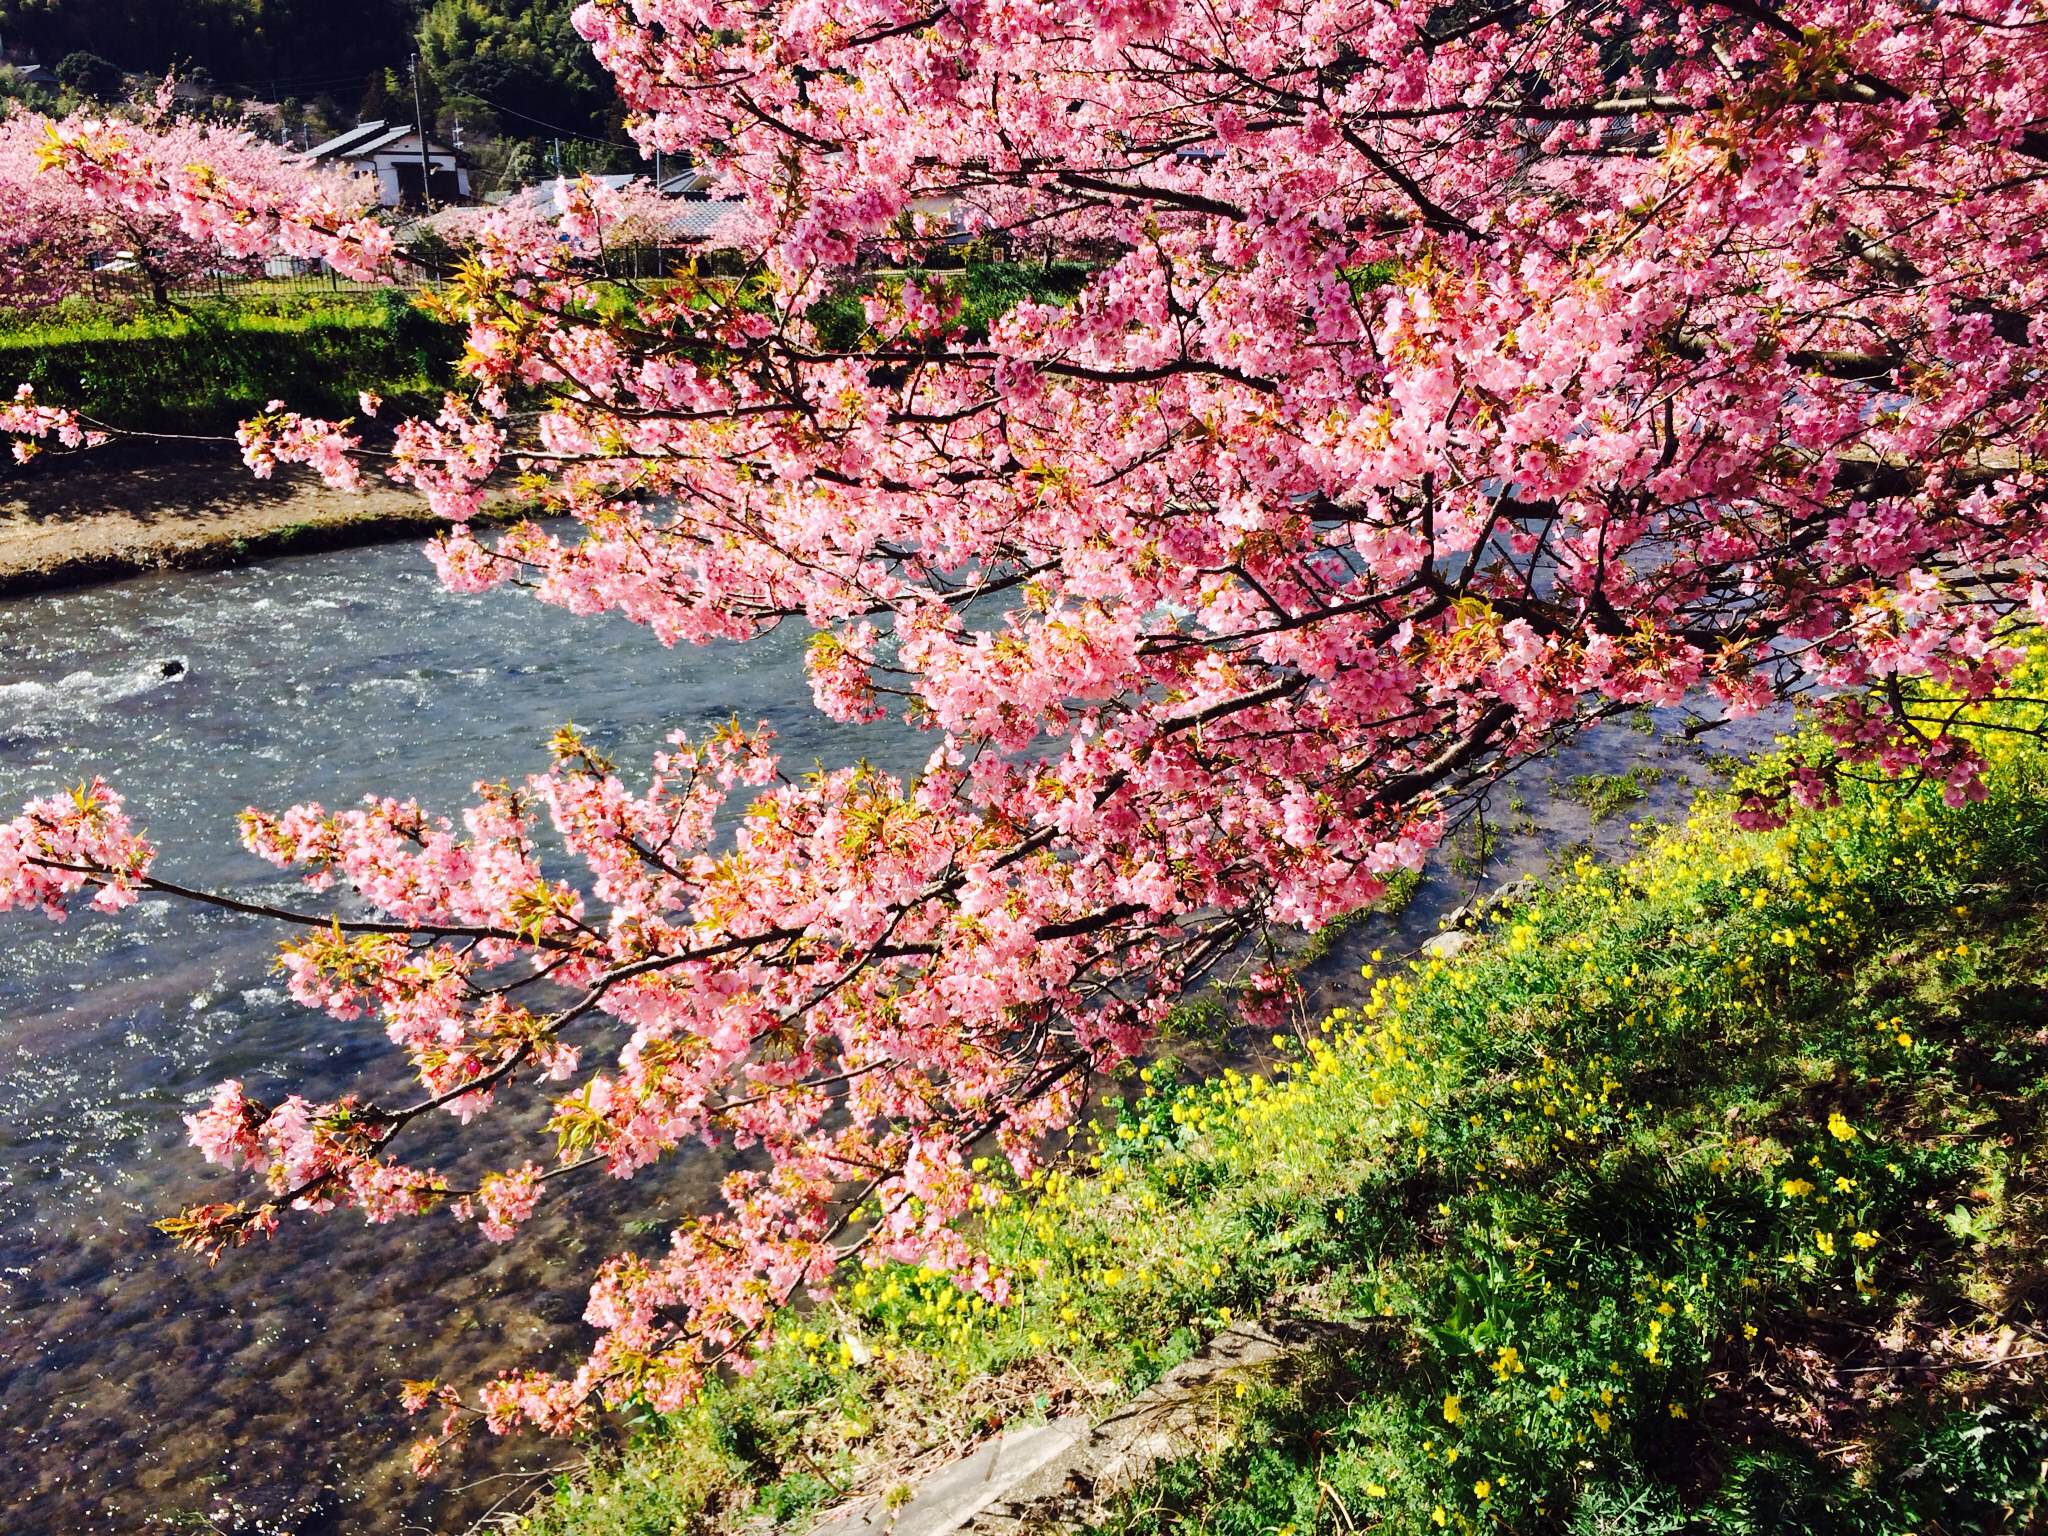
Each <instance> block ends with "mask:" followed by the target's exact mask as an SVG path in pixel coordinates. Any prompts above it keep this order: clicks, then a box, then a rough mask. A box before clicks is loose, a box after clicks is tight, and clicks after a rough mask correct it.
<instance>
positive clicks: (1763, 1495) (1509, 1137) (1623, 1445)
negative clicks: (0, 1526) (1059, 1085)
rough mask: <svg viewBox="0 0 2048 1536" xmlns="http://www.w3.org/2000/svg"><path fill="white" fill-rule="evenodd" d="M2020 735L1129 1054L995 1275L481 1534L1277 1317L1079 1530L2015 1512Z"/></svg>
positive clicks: (2037, 1155) (1078, 1381) (2024, 1486)
mask: <svg viewBox="0 0 2048 1536" xmlns="http://www.w3.org/2000/svg"><path fill="white" fill-rule="evenodd" d="M2034 670H2035V672H2036V673H2037V674H2038V673H2039V672H2040V671H2041V670H2042V669H2040V668H2038V667H2037V668H2035V669H2034ZM2042 681H2043V679H2042V678H2041V677H2040V676H2039V675H2036V676H2034V677H2033V678H2031V680H2030V681H2028V682H2027V683H2025V684H2023V689H2024V690H2027V691H2031V692H2032V693H2034V694H2038V693H2039V692H2040V691H2041V689H2040V684H2041V682H2042ZM2039 723H2040V710H2039V709H2038V707H2036V706H2033V705H2028V704H2022V703H2019V702H2007V703H2003V704H2001V705H1999V706H1997V707H1996V709H1995V710H1993V711H1990V712H1987V713H1986V714H1985V715H1984V716H1983V717H1982V718H1981V721H1980V728H1979V729H1978V730H1977V731H1976V733H1975V734H1976V735H1977V738H1978V740H1979V742H1980V744H1982V745H1983V746H1984V747H1985V748H1986V750H1987V751H1989V752H1990V754H1991V755H1992V758H1993V762H1994V768H1993V772H1992V775H1991V779H1990V794H1989V797H1988V798H1987V799H1985V800H1984V801H1982V802H1981V803H1977V804H1969V805H1963V806H1960V807H1951V806H1949V805H1947V804H1945V803H1944V801H1943V799H1942V797H1941V795H1940V794H1939V793H1938V792H1937V790H1936V789H1934V788H1930V787H1927V786H1924V785H1918V786H1916V785H1898V784H1890V783H1883V784H1874V785H1864V784H1856V783H1847V784H1844V786H1843V795H1842V800H1841V803H1840V804H1838V805H1835V806H1832V807H1828V808H1824V809H1819V810H1811V811H1803V812H1799V813H1797V814H1795V816H1794V818H1793V820H1792V821H1791V822H1790V824H1789V825H1787V826H1785V827H1784V828H1782V829H1780V830H1776V831H1768V832H1745V831H1742V830H1740V829H1739V828H1738V827H1737V825H1736V824H1735V820H1734V814H1735V813H1734V809H1733V807H1734V804H1735V802H1734V799H1733V797H1732V796H1730V795H1717V796H1713V797H1709V798H1708V799H1705V800H1703V801H1702V802H1701V803H1700V804H1699V805H1698V807H1697V808H1696V810H1695V812H1694V814H1693V816H1692V817H1691V819H1690V820H1689V821H1688V822H1687V824H1686V825H1684V826H1682V827H1679V828H1675V829H1672V830H1669V831H1667V832H1664V833H1662V834H1661V835H1659V836H1658V837H1657V838H1656V840H1655V841H1654V843H1653V845H1652V846H1650V847H1649V848H1648V849H1647V850H1646V851H1645V852H1644V853H1643V854H1642V855H1641V856H1640V857H1638V858H1636V859H1635V860H1633V861H1632V862H1630V863H1628V864H1627V865H1625V866H1622V867H1619V868H1609V867H1600V866H1596V865H1594V864H1592V863H1590V862H1583V861H1582V862H1580V863H1579V864H1578V865H1576V866H1575V867H1573V868H1570V869H1568V870H1564V871H1562V872H1560V874H1559V876H1558V877H1557V878H1556V879H1554V880H1553V881H1552V882H1551V883H1549V884H1548V885H1547V886H1546V887H1545V888H1544V889H1543V891H1542V892H1541V894H1540V895H1538V896H1537V897H1536V898H1535V899H1533V900H1531V901H1529V902H1527V903H1526V904H1523V905H1519V906H1516V907H1514V908H1512V909H1507V910H1502V911H1499V912H1496V913H1495V914H1494V916H1493V921H1492V923H1491V925H1490V931H1489V935H1488V939H1487V942H1485V943H1484V944H1482V945H1481V946H1479V947H1477V948H1476V949H1473V950H1471V951H1468V952H1467V953H1466V954H1465V955H1464V956H1462V957H1460V958H1459V959H1457V960H1455V961H1450V962H1444V961H1428V962H1422V963H1416V962H1401V963H1388V962H1384V961H1383V962H1381V963H1380V964H1378V965H1376V966H1371V967H1368V968H1367V986H1366V988H1365V989H1364V993H1363V995H1362V997H1361V999H1360V1001H1359V1002H1358V1003H1357V1005H1355V1006H1353V1007H1349V1008H1340V1009H1338V1010H1336V1011H1335V1012H1334V1013H1333V1014H1332V1015H1331V1016H1330V1017H1328V1018H1327V1019H1325V1020H1323V1021H1321V1023H1320V1027H1319V1028H1318V1029H1316V1030H1314V1031H1311V1032H1310V1033H1309V1036H1308V1038H1307V1039H1306V1041H1305V1042H1296V1041H1294V1040H1292V1039H1290V1038H1286V1037H1282V1038H1281V1039H1279V1040H1276V1041H1275V1050H1276V1053H1277V1055H1278V1056H1279V1058H1280V1060H1279V1062H1278V1064H1277V1065H1276V1066H1274V1067H1272V1068H1271V1069H1270V1070H1266V1071H1260V1072H1252V1073H1244V1072H1235V1071H1232V1072H1225V1073H1223V1074H1222V1075H1221V1076H1219V1077H1212V1078H1209V1079H1206V1080H1201V1081H1188V1082H1183V1081H1180V1080H1179V1079H1178V1078H1177V1076H1176V1074H1175V1072H1174V1071H1173V1069H1172V1068H1171V1066H1170V1065H1165V1064H1160V1065H1156V1066H1154V1067H1152V1068H1148V1069H1146V1070H1145V1071H1144V1072H1143V1073H1142V1074H1141V1075H1140V1078H1139V1080H1138V1081H1136V1082H1134V1083H1132V1084H1131V1085H1130V1090H1131V1091H1130V1097H1129V1099H1128V1101H1127V1102H1124V1103H1123V1104H1122V1105H1121V1106H1120V1108H1119V1110H1118V1112H1117V1114H1116V1116H1115V1118H1114V1120H1113V1121H1112V1122H1109V1123H1107V1124H1106V1125H1105V1127H1104V1128H1103V1129H1102V1131H1101V1133H1100V1135H1099V1137H1098V1140H1097V1141H1096V1143H1095V1144H1094V1146H1093V1147H1092V1149H1088V1150H1086V1151H1085V1152H1084V1156H1083V1158H1082V1164H1081V1168H1080V1170H1079V1172H1078V1176H1075V1175H1067V1174H1055V1175H1053V1176H1051V1177H1048V1178H1044V1179H1042V1180H1039V1181H1036V1182H1034V1183H1033V1184H1031V1185H1030V1186H1029V1187H1026V1188H1023V1189H1020V1190H1018V1191H1017V1192H1016V1193H1015V1195H1014V1196H1013V1197H1011V1198H1010V1199H1008V1200H1006V1201H1005V1203H1004V1204H1003V1205H1002V1206H1001V1207H1000V1208H997V1209H993V1210H991V1211H989V1212H988V1213H987V1216H986V1220H985V1224H984V1234H983V1236H984V1241H985V1242H986V1244H987V1247H988V1249H989V1251H990V1253H991V1254H992V1256H993V1258H994V1259H995V1261H996V1262H997V1263H998V1264H1000V1265H1001V1266H1003V1267H1004V1268H1005V1269H1006V1270H1007V1271H1008V1272H1009V1273H1010V1274H1011V1275H1012V1276H1013V1277H1014V1278H1015V1280H1016V1285H1017V1291H1016V1299H1015V1301H1014V1303H1013V1304H1012V1305H1011V1306H1009V1307H1006V1308H1002V1309H992V1308H990V1307H988V1306H987V1305H986V1304H984V1303H982V1302H979V1301H970V1300H966V1299H964V1298H963V1297H962V1296H961V1295H960V1294H959V1293H958V1292H957V1291H955V1290H954V1288H953V1286H952V1285H951V1283H950V1282H949V1281H947V1280H945V1279H944V1278H943V1277H940V1276H937V1275H934V1274H931V1273H928V1272H924V1271H919V1270H916V1269H907V1268H901V1267H887V1268H882V1269H878V1270H874V1271H870V1272H868V1273H866V1274H864V1275H862V1276H861V1277H860V1278H859V1279H858V1280H856V1281H854V1282H852V1283H851V1284H849V1285H846V1286H845V1287H843V1288H842V1289H841V1290H840V1291H839V1292H838V1293H837V1294H836V1295H835V1296H833V1297H832V1298H830V1299H829V1300H828V1301H826V1302H825V1303H823V1304H821V1305H819V1306H818V1307H817V1308H816V1309H815V1310H814V1311H812V1312H811V1313H810V1314H809V1316H808V1317H807V1318H806V1319H805V1320H803V1321H802V1323H801V1324H800V1325H798V1326H794V1327H792V1328H791V1329H790V1330H789V1331H788V1332H787V1333H786V1334H785V1336H784V1337H783V1339H782V1340H781V1342H779V1343H778V1344H777V1346H776V1347H775V1348H774V1350H773V1351H772V1352H771V1353H770V1354H769V1355H768V1356H767V1357H765V1358H764V1359H762V1360H761V1361H760V1362H759V1366H758V1369H757V1370H756V1371H755V1372H754V1373H753V1374H752V1375H751V1376H750V1377H748V1378H745V1379H735V1380H732V1381H729V1382H727V1383H725V1384H723V1385H721V1386H719V1387H718V1388H717V1389H716V1390H714V1391H713V1392H712V1393H711V1394H710V1395H709V1396H708V1397H707V1398H706V1399H705V1400H704V1401H703V1402H702V1403H701V1404H700V1405H699V1406H698V1407H697V1408H696V1409H695V1410H694V1411H693V1412H691V1413H689V1414H687V1415H683V1416H679V1417H676V1418H671V1419H659V1418H654V1417H647V1418H645V1419H643V1420H641V1421H640V1422H639V1423H638V1425H637V1426H636V1433H635V1435H634V1437H633V1439H632V1441H631V1443H630V1445H629V1446H628V1448H627V1449H626V1450H625V1452H624V1453H623V1455H617V1454H604V1455H600V1456H598V1457H597V1458H596V1459H595V1460H594V1461H593V1465H592V1467H591V1470H590V1471H589V1473H587V1474H586V1475H585V1476H583V1477H580V1478H576V1479H569V1480H565V1481H564V1482H563V1483H562V1485H561V1486H560V1487H559V1488H557V1489H556V1490H555V1492H554V1493H553V1495H552V1496H551V1497H550V1498H548V1499H547V1500H545V1501H544V1502H543V1503H542V1504H541V1505H540V1506H539V1507H538V1508H537V1509H535V1510H534V1511H533V1512H532V1513H531V1514H530V1515H529V1517H528V1518H527V1520H526V1523H525V1524H524V1526H523V1527H522V1529H523V1530H524V1531H526V1532H527V1533H528V1536H627V1533H639V1532H656V1531H671V1530H689V1529H716V1528H721V1527H730V1526H733V1525H736V1524H738V1523H740V1522H741V1521H742V1520H749V1521H754V1520H760V1519H761V1518H763V1517H764V1516H765V1517H769V1518H772V1519H774V1520H777V1521H781V1522H784V1523H786V1524H787V1525H788V1526H789V1527H790V1528H791V1529H801V1528H802V1527H803V1525H804V1524H805V1523H806V1522H807V1520H808V1519H809V1512H810V1511H811V1510H813V1509H814V1508H816V1507H818V1506H821V1505H825V1504H829V1503H833V1502H836V1501H837V1500H838V1498H839V1496H840V1494H841V1493H842V1492H844V1491H848V1490H864V1491H867V1492H870V1493H883V1494H885V1495H890V1494H893V1495H895V1496H899V1497H900V1496H901V1495H902V1493H904V1492H906V1491H907V1489H906V1488H905V1487H904V1486H903V1485H904V1479H905V1477H906V1475H907V1472H908V1469H911V1468H913V1467H924V1466H928V1465H929V1463H930V1453H931V1448H932V1447H933V1446H944V1445H949V1444H960V1443H966V1442H970V1441H972V1440H974V1439H977V1438H980V1437H981V1436H983V1435H986V1434H988V1433H991V1432H993V1431H995V1430H997V1429H999V1428H1001V1427H1002V1426H1003V1425H1005V1424H1007V1423H1014V1422H1021V1421H1026V1420H1029V1419H1032V1418H1035V1417H1039V1416H1045V1415H1050V1414H1058V1413H1063V1412H1074V1411H1093V1412H1101V1411H1106V1410H1107V1408H1108V1407H1109V1406H1111V1405H1112V1404H1113V1403H1114V1402H1115V1401H1117V1400H1119V1399H1121V1398H1124V1397H1126V1396H1128V1395H1129V1394H1131V1393H1133V1392H1135V1391H1137V1390H1138V1389H1140V1388H1142V1387H1143V1386H1144V1385H1145V1384H1147V1383H1148V1382H1150V1381H1152V1380H1154V1379H1156V1378H1157V1377H1158V1376H1159V1375H1160V1374H1161V1373H1162V1372H1164V1371H1165V1370H1167V1369H1168V1368H1170V1367H1171V1366H1172V1365H1173V1364H1175V1363H1176V1362H1177V1361H1179V1360H1180V1359H1183V1358H1185V1357H1186V1356H1187V1355H1189V1354H1190V1353H1192V1352H1193V1351H1194V1350H1195V1349H1196V1348H1198V1347H1199V1345H1200V1344H1201V1342H1202V1341H1203V1340H1204V1339H1205V1338H1206V1337H1208V1336H1209V1335H1211V1334H1213V1333H1215V1332H1217V1331H1218V1330H1220V1329H1221V1328H1223V1327H1225V1326H1227V1325H1228V1324H1229V1323H1230V1322H1231V1321H1232V1320H1233V1319H1242V1318H1247V1317H1254V1316H1267V1317H1277V1316H1287V1315H1291V1316H1301V1317H1314V1318H1321V1319H1327V1320H1332V1321H1336V1322H1340V1323H1347V1324H1350V1325H1352V1332H1351V1337H1352V1338H1353V1339H1354V1340H1355V1341H1356V1342H1355V1343H1354V1344H1353V1345H1349V1346H1345V1347H1343V1348H1337V1349H1333V1350H1332V1351H1331V1352H1330V1353H1329V1354H1328V1356H1327V1358H1323V1359H1321V1360H1319V1361H1317V1362H1316V1363H1315V1365H1314V1366H1313V1367H1312V1368H1310V1369H1308V1370H1307V1371H1305V1372H1299V1373H1295V1374H1294V1375H1292V1376H1290V1377H1289V1378H1287V1379H1285V1380H1275V1381H1272V1382H1269V1383H1267V1384H1266V1385H1264V1386H1254V1387H1252V1388H1250V1389H1249V1390H1243V1391H1242V1392H1241V1395H1239V1396H1237V1397H1236V1398H1234V1399H1230V1400H1228V1401H1227V1402H1226V1403H1225V1404H1224V1407H1223V1414H1224V1417H1223V1420H1222V1422H1221V1423H1220V1425H1219V1432H1218V1436H1217V1443H1216V1447H1215V1449H1214V1451H1213V1453H1212V1454H1210V1455H1209V1456H1207V1457H1205V1458H1202V1459H1198V1460H1193V1461H1189V1462H1185V1463H1180V1464H1174V1465H1171V1466H1169V1467H1168V1468H1166V1469H1165V1470H1164V1471H1163V1473H1162V1474H1161V1475H1160V1476H1159V1477H1158V1479H1157V1481H1156V1483H1154V1484H1153V1485H1151V1486H1148V1487H1146V1488H1144V1489H1142V1490H1140V1491H1139V1492H1138V1493H1136V1494H1135V1495H1133V1496H1131V1497H1130V1498H1129V1499H1128V1500H1127V1501H1126V1502H1125V1503H1124V1504H1123V1505H1122V1506H1121V1508H1120V1512H1119V1513H1117V1514H1116V1515H1115V1516H1114V1517H1113V1518H1112V1519H1111V1521H1110V1522H1109V1525H1108V1527H1107V1528H1108V1529H1109V1530H1112V1531H1115V1532H1117V1533H1120V1536H1139V1533H1150V1532H1158V1531H1166V1530H1172V1529H1177V1530H1201V1531H1213V1532H1218V1533H1225V1536H1233V1533H1244V1536H1253V1533H1257V1536H1298V1533H1304V1532H1308V1531H1353V1530H1366V1529H1372V1530H1378V1531H1389V1532H1397V1531H1398V1532H1417V1533H1422V1536H1428V1533H1432V1532H1436V1531H1440V1530H1454V1531H1459V1532H1472V1531H1483V1530H1491V1529H1496V1528H1497V1529H1501V1530H1516V1531H1521V1530H1527V1531H1546V1530H1569V1531H1574V1532H1587V1533H1592V1532H1601V1533H1613V1536H1623V1533H1641V1536H1652V1533H1659V1532H1669V1531H1676V1530H1679V1529H1681V1528H1683V1529H1689V1530H1702V1531H1712V1532H1726V1533H1731V1536H1732V1533H1747V1532H1759V1533H1761V1532H1766V1531H1770V1532H1780V1531H1788V1532H1789V1531H1804V1532H1812V1533H1836V1532H1840V1533H1852V1532H1853V1533H1865V1532H1868V1533H1873V1536H1874V1533H1880V1532H1900V1533H1903V1532H1907V1531H1945V1532H1964V1531H1973V1532H1974V1531H1982V1532H1990V1531H1999V1530H2014V1529H2020V1528H2023V1527H2026V1526H2027V1525H2029V1523H2030V1522H2036V1521H2038V1520H2039V1519H2041V1518H2043V1517H2044V1516H2048V1489H2044V1485H2043V1481H2042V1479H2043V1467H2044V1462H2048V1420H2044V1418H2043V1414H2042V1403H2043V1397H2042V1391H2041V1388H2042V1384H2043V1370H2042V1366H2043V1363H2044V1357H2048V1276H2044V1273H2043V1271H2042V1268H2041V1261H2040V1258H2039V1254H2040V1251H2041V1239H2042V1235H2043V1227H2044V1224H2048V1185H2044V1183H2043V1181H2042V1178H2041V1175H2040V1171H2039V1170H2040V1161H2041V1156H2042V1152H2043V1150H2044V1131H2048V1126H2044V1119H2043V1108H2044V1105H2048V1077H2044V1074H2048V799H2044V795H2043V790H2044V787H2048V785H2044V781H2048V756H2044V754H2043V753H2042V752H2041V751H2040V750H2039V749H2038V748H2037V746H2036V745H2035V744H2034V742H2033V741H2032V739H2031V738H2030V737H2029V736H2026V735H2024V734H2014V733H2012V727H2014V726H2025V727H2029V728H2031V727H2033V726H2036V725H2038V724H2039ZM1793 750H1794V751H1795V752H1796V751H1798V750H1801V749H1799V748H1797V747H1795V748H1794V749H1793ZM1764 771H1768V770H1764Z"/></svg>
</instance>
